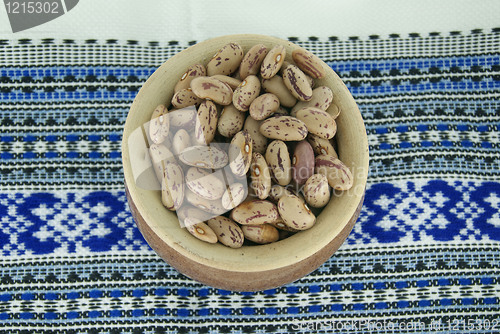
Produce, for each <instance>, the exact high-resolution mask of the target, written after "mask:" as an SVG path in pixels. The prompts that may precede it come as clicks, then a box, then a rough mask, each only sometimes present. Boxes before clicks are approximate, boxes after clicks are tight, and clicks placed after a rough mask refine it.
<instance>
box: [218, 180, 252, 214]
mask: <svg viewBox="0 0 500 334" xmlns="http://www.w3.org/2000/svg"><path fill="white" fill-rule="evenodd" d="M246 196H247V188H246V187H245V186H244V185H243V184H242V183H238V182H237V183H233V184H231V185H230V186H229V187H228V188H227V189H226V191H225V192H224V194H223V195H222V206H223V207H224V208H225V209H227V210H231V209H234V208H235V207H237V206H238V205H240V204H241V202H243V200H244V199H245V197H246Z"/></svg>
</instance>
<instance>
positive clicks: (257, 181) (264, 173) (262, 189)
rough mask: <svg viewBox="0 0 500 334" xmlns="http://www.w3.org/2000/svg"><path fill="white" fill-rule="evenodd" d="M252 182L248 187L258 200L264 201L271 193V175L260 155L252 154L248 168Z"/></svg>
mask: <svg viewBox="0 0 500 334" xmlns="http://www.w3.org/2000/svg"><path fill="white" fill-rule="evenodd" d="M250 175H251V178H252V182H251V184H250V187H251V188H252V189H253V190H254V191H255V194H256V195H257V197H258V198H260V199H265V198H267V196H269V192H270V191H271V174H270V172H269V167H268V165H267V162H266V159H265V158H264V156H262V154H260V153H257V152H254V153H253V155H252V165H251V166H250Z"/></svg>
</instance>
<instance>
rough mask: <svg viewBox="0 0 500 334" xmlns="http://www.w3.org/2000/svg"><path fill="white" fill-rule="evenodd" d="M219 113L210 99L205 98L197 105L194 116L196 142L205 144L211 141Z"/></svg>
mask: <svg viewBox="0 0 500 334" xmlns="http://www.w3.org/2000/svg"><path fill="white" fill-rule="evenodd" d="M218 119H219V113H218V112H217V107H216V106H215V104H214V103H213V102H212V101H209V100H205V101H203V102H202V103H201V104H200V106H199V107H198V113H197V116H196V123H195V126H194V129H195V132H194V133H195V138H196V142H197V143H198V144H204V145H207V144H209V143H211V142H212V140H213V139H214V137H215V132H216V131H217V122H218Z"/></svg>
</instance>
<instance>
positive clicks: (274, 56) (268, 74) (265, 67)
mask: <svg viewBox="0 0 500 334" xmlns="http://www.w3.org/2000/svg"><path fill="white" fill-rule="evenodd" d="M285 56H286V49H285V47H284V46H283V45H275V46H274V47H273V48H272V49H271V50H269V52H268V53H267V55H266V57H265V58H264V60H263V61H262V65H261V67H260V76H261V77H262V78H264V79H270V78H272V77H273V76H274V75H276V73H278V71H279V70H280V68H281V65H283V62H284V61H285Z"/></svg>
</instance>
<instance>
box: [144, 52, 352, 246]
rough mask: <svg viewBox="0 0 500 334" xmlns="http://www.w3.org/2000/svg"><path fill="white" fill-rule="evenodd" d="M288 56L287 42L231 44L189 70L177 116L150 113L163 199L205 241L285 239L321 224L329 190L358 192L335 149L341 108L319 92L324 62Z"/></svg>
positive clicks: (177, 99)
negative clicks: (317, 83) (318, 219)
mask: <svg viewBox="0 0 500 334" xmlns="http://www.w3.org/2000/svg"><path fill="white" fill-rule="evenodd" d="M285 56H286V49H285V47H284V46H282V45H276V46H274V47H272V48H267V47H266V46H264V45H262V44H258V45H255V46H253V47H252V48H250V49H249V50H248V51H247V52H246V54H245V53H244V51H243V48H242V47H241V46H240V45H239V44H238V43H229V44H227V45H225V46H224V47H222V48H221V49H220V50H219V51H218V52H217V53H216V54H215V55H214V56H213V58H212V59H211V60H210V61H209V62H208V64H206V66H205V65H203V64H193V65H191V66H189V68H187V69H186V72H185V73H184V74H183V75H182V76H181V78H180V79H179V81H178V82H177V84H176V85H175V88H174V94H173V97H172V100H171V106H170V107H169V108H170V110H168V109H167V107H165V106H164V105H160V106H158V107H157V108H156V109H155V110H154V111H153V113H152V116H151V121H150V122H149V137H150V141H151V145H150V148H149V151H150V156H151V160H152V163H153V167H154V169H155V172H156V176H157V178H158V181H159V182H160V183H161V189H162V191H161V196H162V202H163V204H164V206H165V207H166V208H167V209H169V210H172V211H177V215H178V217H179V220H180V221H181V223H182V224H183V225H185V226H186V228H187V230H188V231H189V232H190V233H191V234H192V235H194V236H195V237H197V238H199V239H200V240H203V241H206V242H209V243H216V242H220V243H222V244H224V245H226V246H228V247H232V248H238V247H241V246H242V245H243V244H244V242H245V240H248V241H250V242H248V241H247V243H250V244H255V243H256V244H266V243H270V242H275V241H278V240H281V239H283V238H286V237H288V236H289V235H291V234H293V233H296V232H299V231H301V230H306V229H309V228H311V227H312V226H314V224H315V222H316V215H315V214H314V212H313V211H318V210H319V209H320V208H322V207H324V206H325V205H326V204H327V203H328V202H329V200H330V196H331V192H332V189H334V190H336V191H345V190H348V189H349V188H351V187H352V184H353V175H352V173H351V171H350V170H349V168H348V167H347V166H346V165H345V164H344V163H342V161H340V160H339V158H338V156H337V153H336V151H335V148H334V147H335V142H334V136H335V134H336V131H337V126H336V122H335V119H336V117H337V116H338V115H339V113H340V110H339V108H338V107H337V106H336V105H335V104H333V103H332V101H333V93H332V90H331V89H330V88H329V87H326V86H319V87H315V79H321V78H323V77H324V76H325V68H326V67H327V65H326V64H325V63H324V62H323V61H321V60H320V59H319V58H318V57H317V56H315V55H314V54H312V53H311V52H309V51H307V50H305V49H302V48H299V49H296V50H294V51H293V52H292V59H293V61H291V62H287V61H285ZM224 144H225V145H224ZM247 184H248V191H247V187H246V185H247ZM310 207H312V208H313V211H311V209H310Z"/></svg>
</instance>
